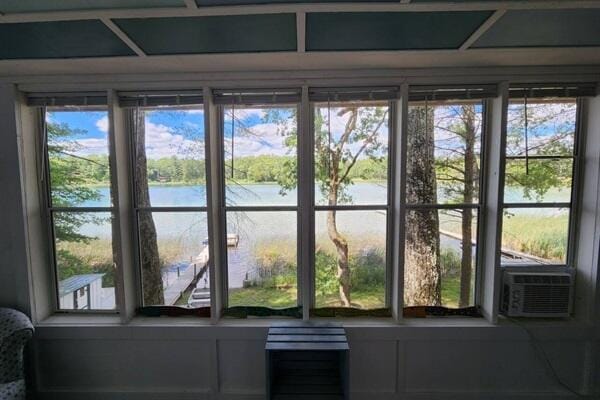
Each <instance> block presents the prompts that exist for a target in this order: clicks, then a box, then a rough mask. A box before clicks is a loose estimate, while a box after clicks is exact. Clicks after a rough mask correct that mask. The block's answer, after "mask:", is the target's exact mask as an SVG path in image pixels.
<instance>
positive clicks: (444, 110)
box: [434, 103, 481, 307]
mask: <svg viewBox="0 0 600 400" xmlns="http://www.w3.org/2000/svg"><path fill="white" fill-rule="evenodd" d="M434 113H436V115H435V116H434V123H435V129H436V130H438V131H439V132H440V134H441V135H442V137H444V138H445V139H440V140H438V141H437V142H436V145H435V150H436V152H438V156H437V157H436V180H437V182H438V184H439V186H440V187H441V189H442V192H443V193H444V195H445V197H446V198H447V199H448V200H453V201H455V202H457V203H464V204H472V203H473V202H474V201H475V200H476V198H477V193H478V191H479V165H478V162H477V154H476V152H477V148H478V143H479V139H480V135H479V132H480V127H481V119H480V117H479V115H480V114H479V113H478V112H477V109H476V105H475V104H474V103H467V104H462V105H447V106H440V107H438V108H434ZM447 215H449V216H452V217H456V218H458V219H459V220H460V225H461V227H460V230H461V239H460V241H461V254H460V274H459V277H460V294H459V299H458V305H459V307H466V306H468V305H469V304H470V303H471V281H472V275H473V274H472V269H473V268H472V266H473V239H474V232H473V211H472V210H471V209H459V210H448V211H447Z"/></svg>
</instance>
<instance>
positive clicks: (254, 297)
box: [229, 286, 297, 308]
mask: <svg viewBox="0 0 600 400" xmlns="http://www.w3.org/2000/svg"><path fill="white" fill-rule="evenodd" d="M296 293H297V292H296V288H295V287H290V288H287V289H279V288H276V287H273V286H253V287H248V288H240V289H230V290H229V306H231V307H233V306H261V307H271V308H288V307H295V306H296V305H297V300H296V296H297V294H296Z"/></svg>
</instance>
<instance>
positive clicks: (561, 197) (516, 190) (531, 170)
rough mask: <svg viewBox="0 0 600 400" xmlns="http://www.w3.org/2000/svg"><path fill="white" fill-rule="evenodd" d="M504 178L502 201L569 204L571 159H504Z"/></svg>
mask: <svg viewBox="0 0 600 400" xmlns="http://www.w3.org/2000/svg"><path fill="white" fill-rule="evenodd" d="M505 179H506V181H505V182H506V187H505V189H504V202H505V203H536V202H537V203H543V202H567V203H568V202H570V201H571V186H572V180H573V159H571V158H566V159H565V158H562V159H544V160H536V159H529V160H524V159H517V160H514V159H513V160H511V159H507V160H506V175H505Z"/></svg>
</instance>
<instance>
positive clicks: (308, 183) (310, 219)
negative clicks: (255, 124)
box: [298, 86, 315, 320]
mask: <svg viewBox="0 0 600 400" xmlns="http://www.w3.org/2000/svg"><path fill="white" fill-rule="evenodd" d="M312 118H313V112H312V109H311V105H310V101H309V96H308V87H307V86H304V87H302V96H301V102H300V113H299V118H298V130H299V132H298V189H299V190H298V206H299V207H298V209H299V218H298V220H299V223H298V232H299V235H298V239H299V249H298V250H299V254H298V259H299V265H298V267H299V268H298V269H299V274H300V276H299V280H298V296H300V297H299V300H300V304H302V317H303V319H305V320H307V319H309V316H310V309H311V308H312V306H313V302H314V298H315V296H314V283H313V279H312V277H313V276H314V266H315V263H314V251H313V249H314V237H315V232H314V213H313V203H314V185H313V184H312V182H313V175H314V162H313V158H314V152H313V143H314V132H313V129H312V128H313V126H312V125H313V123H312Z"/></svg>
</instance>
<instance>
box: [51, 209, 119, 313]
mask: <svg viewBox="0 0 600 400" xmlns="http://www.w3.org/2000/svg"><path fill="white" fill-rule="evenodd" d="M53 222H54V237H55V254H56V270H57V278H58V297H59V308H60V309H63V310H72V309H76V310H114V309H115V307H116V303H115V282H116V277H115V274H116V270H115V266H114V262H113V261H114V258H113V248H112V226H111V218H110V213H107V212H97V213H91V212H55V213H53Z"/></svg>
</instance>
